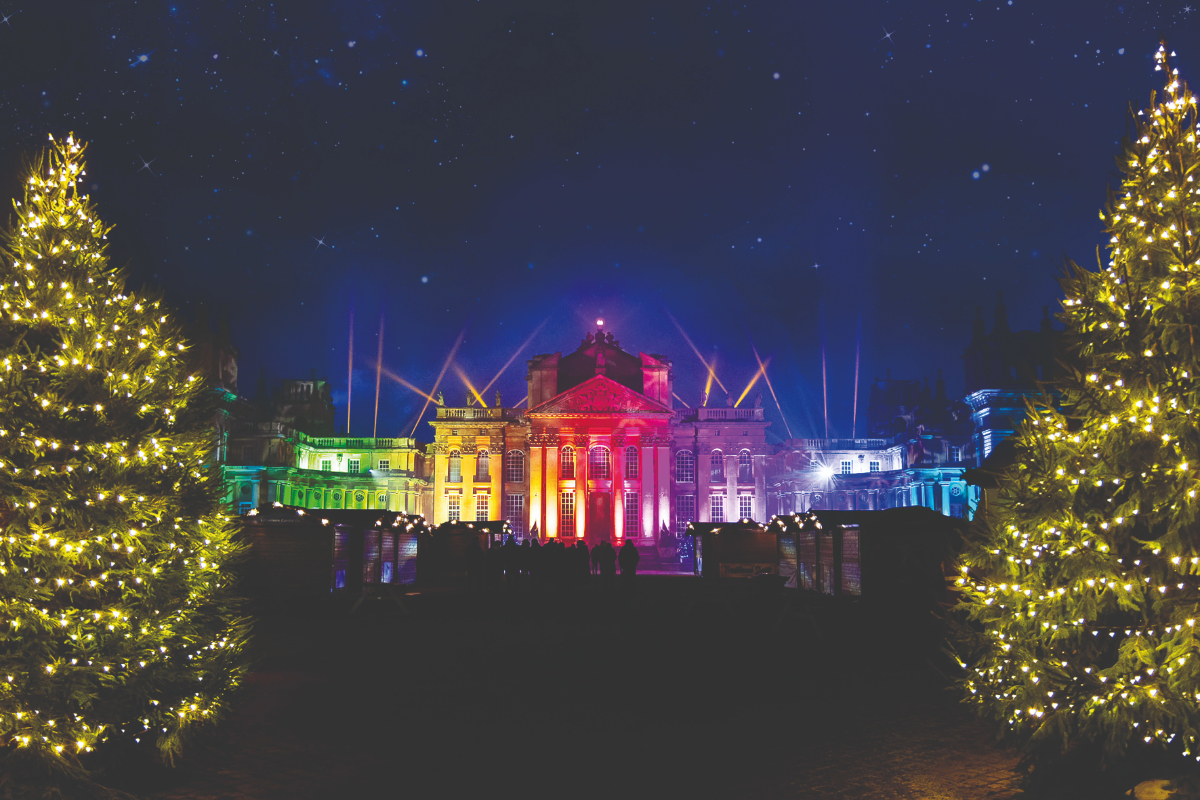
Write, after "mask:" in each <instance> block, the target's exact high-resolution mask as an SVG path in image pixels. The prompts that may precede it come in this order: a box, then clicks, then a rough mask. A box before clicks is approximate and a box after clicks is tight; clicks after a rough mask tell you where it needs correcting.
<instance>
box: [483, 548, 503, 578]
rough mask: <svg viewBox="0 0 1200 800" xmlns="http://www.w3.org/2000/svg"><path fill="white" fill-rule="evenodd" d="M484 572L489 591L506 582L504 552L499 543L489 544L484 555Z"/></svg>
mask: <svg viewBox="0 0 1200 800" xmlns="http://www.w3.org/2000/svg"><path fill="white" fill-rule="evenodd" d="M483 570H484V574H485V575H486V576H487V585H488V588H489V589H495V588H496V587H497V586H499V585H500V582H501V581H503V580H504V551H503V550H502V549H501V547H500V543H499V542H488V549H487V550H485V551H484V554H483Z"/></svg>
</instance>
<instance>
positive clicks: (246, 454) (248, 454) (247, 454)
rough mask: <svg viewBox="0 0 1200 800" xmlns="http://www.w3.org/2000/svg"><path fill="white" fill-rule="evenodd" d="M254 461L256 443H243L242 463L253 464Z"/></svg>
mask: <svg viewBox="0 0 1200 800" xmlns="http://www.w3.org/2000/svg"><path fill="white" fill-rule="evenodd" d="M254 461H255V459H254V445H252V444H244V445H242V463H243V464H253V463H254Z"/></svg>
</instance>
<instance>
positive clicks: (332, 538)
mask: <svg viewBox="0 0 1200 800" xmlns="http://www.w3.org/2000/svg"><path fill="white" fill-rule="evenodd" d="M242 522H243V526H242V527H243V535H244V536H245V539H246V541H247V543H248V544H249V545H250V549H249V554H248V557H247V559H246V563H245V565H244V567H243V573H244V580H243V585H244V586H245V588H246V591H247V593H248V594H249V595H250V596H251V597H254V598H255V599H258V600H262V601H265V602H268V603H270V604H278V603H281V602H292V601H303V600H314V599H318V598H322V597H328V596H329V595H330V593H340V592H347V593H358V592H361V591H363V590H364V589H365V588H368V587H373V586H378V585H401V584H411V583H413V582H415V581H416V578H417V554H418V549H419V546H420V539H419V537H420V534H421V533H422V532H424V531H426V530H427V526H426V524H425V518H424V517H422V516H419V515H409V514H399V513H396V512H394V511H371V510H367V509H358V510H356V509H304V508H297V507H295V506H285V505H282V504H280V503H274V504H272V505H270V506H263V507H261V508H257V509H251V511H250V513H249V514H247V515H246V516H245V517H243V518H242Z"/></svg>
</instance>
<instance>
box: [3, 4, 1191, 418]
mask: <svg viewBox="0 0 1200 800" xmlns="http://www.w3.org/2000/svg"><path fill="white" fill-rule="evenodd" d="M1197 5H1200V4H1197ZM0 17H3V18H4V22H3V23H2V24H0V76H2V77H0V186H2V188H3V192H2V194H3V196H4V197H11V196H16V195H17V193H18V191H19V181H20V174H21V169H22V165H23V164H24V163H25V162H26V160H27V158H28V157H29V155H30V154H31V153H34V152H36V150H37V149H39V148H41V147H42V146H43V144H44V143H45V141H46V136H47V133H54V134H55V135H65V134H66V133H67V132H70V131H74V133H75V134H76V135H77V136H79V137H82V138H83V139H85V140H87V141H89V142H90V149H89V177H90V178H91V179H92V181H93V185H92V189H91V194H92V197H93V199H95V200H96V201H97V202H98V204H99V210H100V214H101V216H102V218H103V219H105V220H106V221H107V222H110V223H113V224H115V225H116V230H115V232H114V233H113V234H111V235H110V237H109V238H110V242H111V250H110V252H111V254H112V256H113V258H114V259H115V260H116V262H117V263H120V264H125V265H127V266H128V269H129V271H130V274H131V276H132V282H133V285H135V286H136V285H141V284H149V285H157V286H161V287H162V290H163V291H164V292H165V294H166V297H167V299H168V301H169V302H170V303H171V304H173V305H174V306H175V307H176V308H178V309H179V310H180V313H181V314H183V315H184V316H185V317H187V318H188V319H192V318H194V317H195V316H196V311H197V307H198V305H200V304H201V303H203V304H204V306H205V307H206V308H207V309H208V314H209V316H210V318H211V319H212V320H213V321H214V323H215V320H216V318H217V317H218V316H220V315H221V314H228V315H229V317H230V319H231V325H232V332H233V338H234V344H235V345H236V346H237V347H238V349H239V350H240V353H241V358H240V367H241V375H240V388H241V391H242V392H243V393H244V394H247V395H253V394H254V391H255V386H256V383H257V377H258V375H259V370H260V369H265V370H266V375H267V377H268V378H269V379H271V380H277V379H279V378H288V377H300V378H306V377H308V376H309V375H310V373H311V370H313V369H315V370H316V371H317V373H318V375H319V376H322V377H328V378H329V379H330V380H331V381H332V382H333V385H334V387H335V390H334V400H335V402H336V404H337V406H338V413H339V425H344V423H345V404H346V386H347V346H348V341H347V340H348V334H349V321H350V316H351V313H353V315H354V320H355V339H354V341H355V372H354V385H353V406H352V410H353V419H352V423H351V433H353V434H355V435H370V434H371V429H372V413H373V404H374V397H373V394H374V384H375V369H374V366H375V358H376V352H377V345H378V339H377V333H378V326H379V319H380V315H381V314H382V315H383V316H384V317H385V319H386V329H385V334H384V335H385V339H384V366H385V367H386V368H387V369H388V370H390V371H391V372H393V373H394V374H396V375H399V376H401V377H402V378H404V379H405V380H407V381H410V382H411V383H413V384H415V385H417V386H419V387H423V388H424V389H425V390H429V389H431V388H432V386H433V384H434V381H435V380H436V378H437V375H438V373H439V371H440V370H441V369H442V366H443V362H444V361H445V358H446V356H447V354H448V353H449V351H450V350H451V348H452V347H453V346H454V343H455V341H456V339H457V338H458V337H459V335H460V334H463V338H462V343H461V346H460V348H459V349H458V351H457V356H456V359H455V361H456V363H457V365H458V366H459V367H460V368H461V370H462V371H463V372H464V374H466V375H467V376H468V378H469V379H470V380H471V381H472V382H473V383H474V384H475V385H476V386H477V387H481V386H482V385H483V384H486V383H488V382H489V381H491V379H492V378H493V376H494V375H495V374H496V373H497V372H498V371H499V370H500V367H501V366H503V364H504V363H505V362H506V361H508V359H509V358H510V357H511V356H513V355H514V353H516V352H517V350H518V349H519V348H520V347H521V346H522V344H523V343H525V342H526V340H527V339H528V338H529V337H530V334H532V333H534V331H535V330H537V329H538V328H539V326H542V325H543V323H544V327H541V329H540V331H539V332H538V334H537V335H536V336H535V337H534V338H533V340H532V342H530V343H529V344H528V346H527V347H525V349H524V350H523V351H521V352H520V354H519V356H518V357H517V359H516V360H515V361H514V362H513V364H512V366H510V367H509V368H508V370H507V371H505V372H504V373H503V374H502V375H501V376H500V378H499V380H498V381H497V382H496V384H495V387H494V388H493V389H491V390H489V391H488V392H487V393H486V395H485V399H486V400H487V402H488V403H489V404H491V403H492V400H493V395H494V392H495V388H499V389H500V390H502V392H503V395H504V401H505V404H506V405H512V404H515V402H516V401H517V400H518V399H519V398H521V397H522V396H523V395H524V394H525V384H524V378H525V359H527V358H528V357H529V356H530V355H531V354H533V353H542V352H555V351H559V350H561V351H563V352H564V354H565V353H567V352H570V351H572V350H574V349H575V347H576V346H578V344H579V342H580V339H581V338H582V336H583V335H584V334H585V333H586V332H587V331H588V330H595V320H596V318H597V317H603V318H604V319H605V320H606V322H607V324H606V328H607V329H608V330H611V331H613V332H614V333H615V335H616V337H617V338H618V339H619V340H620V342H621V345H622V346H623V347H624V348H625V349H626V350H628V351H630V352H632V353H635V354H636V353H637V352H638V351H645V352H650V353H662V354H665V355H667V356H668V357H670V358H671V359H672V360H673V361H674V375H675V391H676V393H677V394H678V395H679V396H680V397H682V398H683V399H684V400H686V401H687V403H688V404H691V405H696V404H698V403H699V398H700V393H701V391H702V390H703V388H704V378H705V374H706V373H705V369H704V367H703V366H702V364H701V362H700V360H699V359H698V358H697V356H696V355H695V354H694V353H693V352H692V350H691V348H690V347H689V346H688V344H687V343H686V341H685V339H684V337H683V335H682V334H681V333H680V328H682V330H684V331H686V332H687V335H688V336H689V337H690V338H691V340H692V341H693V342H694V343H695V345H696V346H697V348H699V350H700V352H701V353H702V354H703V355H704V356H705V358H710V357H713V356H715V358H716V365H717V376H718V377H719V378H720V380H721V381H722V382H723V383H724V384H725V386H726V387H727V388H728V389H729V390H730V391H733V392H734V393H735V395H736V394H740V393H741V390H742V389H743V388H744V387H745V385H746V383H747V382H748V381H749V380H750V378H751V377H752V376H753V374H754V372H755V370H756V368H757V364H756V362H755V357H754V352H753V350H752V345H753V346H756V347H757V349H758V352H759V353H760V354H761V355H762V357H763V358H764V359H765V358H767V357H770V358H771V361H770V366H769V371H768V374H769V376H770V377H771V380H772V383H773V384H774V387H775V390H776V392H777V394H778V395H779V401H780V403H781V405H782V408H783V413H784V415H786V418H787V423H788V424H789V425H790V427H791V430H792V432H793V433H794V435H796V436H821V435H823V433H824V422H823V419H822V400H821V397H822V395H821V307H822V304H823V306H824V315H825V320H826V322H825V324H826V328H827V358H828V375H829V388H828V392H829V407H830V425H831V434H832V435H838V436H849V435H850V433H851V419H852V415H851V408H852V397H853V391H854V362H855V353H856V341H857V332H858V330H859V320H860V318H861V372H860V377H861V383H860V385H861V386H862V387H863V388H862V389H861V390H860V398H859V409H860V410H859V420H858V431H857V433H858V435H859V436H863V435H864V433H863V420H862V418H863V416H864V412H865V400H866V388H865V387H866V386H867V384H868V382H869V381H870V380H871V379H872V378H874V377H877V376H878V377H882V376H883V375H884V371H885V370H886V369H890V370H891V372H892V376H893V377H896V378H924V377H929V378H931V379H932V378H933V377H934V375H935V373H936V370H938V369H942V370H943V371H944V373H945V376H946V380H947V385H948V389H949V391H950V392H951V393H960V392H961V390H962V362H961V359H960V355H961V352H962V349H963V347H964V346H965V345H966V344H967V342H968V341H969V339H970V330H971V320H972V318H973V316H974V309H975V306H977V305H982V306H983V307H984V310H985V316H986V318H987V319H988V324H989V328H990V326H991V317H992V308H993V306H994V304H995V300H996V292H997V290H1003V291H1004V296H1005V301H1006V304H1007V306H1008V310H1009V319H1010V322H1011V324H1012V325H1013V327H1014V328H1022V327H1024V328H1030V327H1036V326H1037V324H1038V321H1039V320H1040V319H1041V315H1042V307H1043V306H1046V305H1050V306H1052V311H1057V310H1058V299H1059V297H1060V293H1059V291H1058V286H1057V283H1056V282H1055V276H1056V275H1057V274H1058V272H1059V267H1058V264H1059V263H1060V262H1061V259H1062V257H1063V255H1064V254H1066V255H1068V256H1070V257H1072V258H1074V259H1075V260H1077V261H1079V262H1080V263H1084V264H1087V265H1090V266H1093V267H1094V265H1095V248H1096V246H1097V245H1098V244H1102V243H1103V237H1102V236H1101V224H1100V222H1099V220H1098V217H1097V210H1098V209H1099V208H1100V207H1101V206H1102V205H1103V203H1104V200H1105V192H1106V186H1107V185H1110V184H1113V183H1114V182H1115V181H1116V180H1117V176H1118V173H1117V172H1116V169H1115V166H1114V162H1113V156H1114V155H1115V154H1116V152H1117V143H1118V139H1119V137H1120V136H1122V135H1124V133H1125V120H1126V109H1127V105H1128V104H1129V103H1134V105H1135V107H1143V106H1145V105H1146V104H1147V102H1148V100H1149V95H1150V92H1151V91H1152V90H1154V89H1156V88H1159V87H1160V85H1161V84H1160V80H1159V77H1160V76H1159V75H1156V74H1155V73H1154V71H1153V63H1152V61H1151V54H1152V53H1153V52H1154V50H1155V48H1156V47H1157V45H1158V41H1159V38H1160V37H1162V36H1165V37H1166V38H1167V42H1168V45H1169V46H1170V47H1171V48H1172V49H1174V50H1176V51H1177V52H1178V58H1177V59H1176V63H1177V64H1178V66H1179V68H1180V73H1181V75H1182V77H1184V78H1185V79H1188V78H1192V81H1193V83H1196V82H1198V81H1200V68H1197V67H1195V65H1196V64H1197V63H1200V42H1197V32H1200V11H1195V10H1194V9H1193V8H1191V7H1189V6H1187V5H1185V4H1184V3H1182V2H1167V3H1159V2H1149V3H1147V2H1123V3H1116V2H1098V0H1054V2H1044V1H1041V0H991V1H990V2H988V1H986V0H985V1H983V2H976V0H953V1H951V0H944V1H943V2H921V1H919V0H902V1H895V2H882V1H880V0H861V1H856V2H851V3H845V2H828V1H822V2H817V0H812V1H811V2H809V1H807V0H806V1H805V2H799V1H798V0H781V1H780V2H754V3H741V2H739V3H733V4H731V3H728V2H653V0H639V1H638V2H619V1H618V0H605V1H604V2H596V1H595V0H591V2H570V1H569V0H541V1H537V0H530V1H528V2H499V1H497V0H479V1H478V2H477V1H476V0H438V2H413V3H400V2H371V1H370V0H362V1H360V2H337V1H336V0H328V1H327V2H315V0H314V1H312V2H286V1H284V0H277V2H274V3H272V2H222V1H221V0H137V1H136V2H134V1H133V0H126V1H125V2H100V0H70V1H69V2H54V3H51V2H41V1H40V0H38V1H36V2H34V1H31V0H0ZM814 265H820V266H819V267H816V268H814ZM672 317H673V318H674V319H675V320H677V321H678V326H679V327H677V326H676V325H675V324H674V323H673V322H672ZM464 332H465V333H464ZM760 387H761V388H763V390H764V394H765V403H764V404H765V406H767V408H768V418H769V419H772V420H773V421H774V424H773V426H772V428H771V434H772V435H775V436H778V437H780V438H782V437H784V436H786V435H787V431H786V427H785V425H784V422H783V420H782V419H781V418H780V415H779V412H778V411H777V409H776V408H775V407H774V402H773V401H772V400H771V396H770V393H769V391H767V390H766V387H765V386H762V382H760V383H759V385H758V386H756V387H755V389H754V391H752V393H751V397H752V396H753V394H754V393H755V392H757V390H758V389H759V388H760ZM442 389H443V391H444V392H445V395H446V399H447V401H448V402H450V403H452V404H455V405H461V404H462V403H463V398H464V396H465V389H464V386H463V382H462V381H461V379H460V378H459V377H458V376H457V375H456V374H455V371H454V370H453V369H451V370H449V371H448V372H447V373H446V377H445V379H444V380H443V384H442ZM715 393H716V394H717V397H716V398H714V400H713V401H710V404H712V403H713V402H715V403H717V404H721V403H723V402H724V393H722V392H720V391H719V390H716V392H715ZM676 402H677V403H678V401H676ZM746 402H750V399H749V398H748V399H747V401H746ZM423 404H424V400H423V398H421V397H420V396H419V395H418V394H416V393H414V392H412V391H411V390H409V389H406V388H404V387H403V386H401V385H400V384H398V383H396V382H394V381H392V380H389V379H386V378H385V379H384V384H383V390H382V396H381V402H380V420H379V435H381V436H392V435H405V436H407V435H409V433H410V432H411V431H412V429H413V426H414V424H416V415H417V413H418V412H419V411H420V409H421V406H422V405H423ZM431 413H432V412H431V411H427V412H426V417H425V418H428V417H429V416H430V415H431ZM417 435H418V437H419V438H423V439H429V438H431V437H430V430H429V428H428V426H427V425H424V424H422V425H419V426H417Z"/></svg>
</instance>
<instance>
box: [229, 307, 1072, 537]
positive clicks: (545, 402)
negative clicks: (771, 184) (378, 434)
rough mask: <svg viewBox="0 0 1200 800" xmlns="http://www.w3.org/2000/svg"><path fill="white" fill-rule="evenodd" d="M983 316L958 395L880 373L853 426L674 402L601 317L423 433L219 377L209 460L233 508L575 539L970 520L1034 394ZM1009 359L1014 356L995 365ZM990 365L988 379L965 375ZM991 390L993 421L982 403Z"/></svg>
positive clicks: (647, 358) (307, 391)
mask: <svg viewBox="0 0 1200 800" xmlns="http://www.w3.org/2000/svg"><path fill="white" fill-rule="evenodd" d="M996 319H997V324H996V326H995V329H994V330H993V332H992V334H985V333H984V332H983V326H982V321H981V320H980V321H978V322H977V324H976V334H975V337H974V338H973V341H972V344H971V346H970V347H968V349H967V351H966V353H965V358H966V365H967V375H968V387H969V388H970V389H971V393H970V395H969V396H968V397H967V398H966V400H965V401H964V400H958V399H951V398H949V397H948V396H947V394H946V390H945V384H944V382H943V381H942V378H941V375H940V373H939V375H938V378H937V381H936V382H935V385H934V387H932V388H931V387H930V385H929V382H928V381H925V382H924V383H923V384H922V383H921V382H919V381H910V380H893V379H892V378H891V376H890V374H889V375H888V376H887V377H886V378H884V379H876V380H875V381H873V382H872V384H871V390H870V396H869V404H868V413H867V415H866V419H867V428H868V430H867V437H866V438H861V439H832V440H831V439H784V440H782V441H780V440H775V441H770V439H769V437H768V428H769V427H770V425H771V423H770V422H769V421H767V420H765V419H764V416H763V409H762V407H761V396H760V397H758V398H754V399H753V400H752V405H748V406H746V405H737V406H735V405H734V403H733V402H732V399H728V400H727V401H726V403H725V405H724V406H715V407H696V408H692V407H682V408H681V407H677V406H676V405H675V404H674V398H675V395H674V392H673V391H672V384H673V376H672V369H671V361H670V359H669V358H667V357H666V356H664V355H661V354H652V353H645V352H639V353H638V354H637V355H634V354H633V353H632V352H627V351H626V350H624V349H623V348H622V347H621V344H620V342H619V341H617V340H616V339H615V338H614V336H613V334H612V333H611V332H608V331H605V330H603V328H600V329H598V330H597V331H596V332H595V333H589V334H587V336H586V337H585V338H584V339H583V340H582V341H581V342H580V344H579V346H578V347H577V348H576V349H575V350H574V351H573V352H571V353H569V354H567V355H563V354H562V353H561V352H556V353H552V354H540V355H535V356H534V357H533V358H531V359H530V360H529V361H528V362H527V366H528V372H527V375H526V382H527V385H528V391H529V393H528V402H527V403H526V404H525V405H526V407H525V408H514V407H507V406H503V405H501V404H500V402H499V401H500V397H499V394H497V398H496V400H497V404H496V406H494V407H490V408H489V407H486V406H484V405H483V403H482V401H481V400H476V399H475V398H477V396H474V397H469V398H468V400H467V401H466V403H464V405H462V406H458V407H452V406H446V405H439V406H438V407H437V409H436V417H435V418H434V419H432V420H431V421H430V422H429V425H430V426H431V427H432V429H433V442H432V443H428V444H423V443H420V442H418V441H416V440H415V439H412V438H406V437H392V438H360V437H348V436H336V435H333V429H334V424H333V419H334V416H333V414H334V409H333V405H332V402H331V400H330V387H329V383H328V382H327V381H324V380H317V379H316V378H315V376H314V377H313V378H312V379H311V380H296V381H284V382H282V383H281V384H280V385H279V386H278V387H277V388H276V390H275V391H274V392H273V393H268V392H267V390H266V385H265V381H263V380H260V384H259V392H258V399H257V400H256V401H254V402H251V401H248V400H245V399H242V398H240V397H239V396H237V394H236V384H234V385H233V386H232V387H231V386H229V385H228V379H226V380H225V382H224V383H223V384H222V391H225V392H226V394H227V395H228V397H229V399H230V402H229V404H228V412H227V413H226V414H225V415H223V416H222V418H221V419H219V420H218V428H219V433H220V436H221V447H220V449H219V451H218V458H219V460H220V462H221V466H222V468H223V470H224V475H225V482H226V486H227V499H228V501H229V503H230V504H231V506H232V507H233V508H235V509H237V510H238V511H240V512H242V513H245V512H246V511H248V510H249V509H251V508H254V507H257V506H259V505H264V504H268V503H271V502H280V503H284V504H287V505H295V506H301V507H305V508H313V509H319V508H360V509H361V508H378V509H386V510H389V511H397V512H403V513H409V514H423V515H424V516H425V517H426V518H427V519H428V520H430V522H431V523H432V524H434V525H437V524H440V523H442V522H446V521H453V520H466V521H483V520H495V519H504V520H507V521H508V522H509V523H510V524H511V526H512V527H513V529H514V530H516V531H518V532H520V534H521V535H536V536H540V537H542V538H566V537H576V538H583V539H586V540H587V541H589V543H595V542H597V541H600V540H604V539H611V540H624V539H633V540H635V541H637V542H639V543H645V544H651V543H653V542H654V541H655V540H656V539H658V538H660V537H661V535H662V533H663V532H664V531H670V532H673V533H677V534H678V533H682V532H683V530H684V529H685V528H686V526H687V524H688V523H689V522H692V521H699V522H721V521H728V520H737V519H746V518H749V519H753V520H756V521H766V520H769V519H770V518H771V516H773V515H775V514H788V513H792V512H797V511H800V512H802V511H808V510H865V509H883V508H894V507H902V506H924V507H927V508H931V509H934V510H936V511H938V512H940V513H942V514H945V515H947V516H955V517H970V516H972V514H973V512H974V508H975V504H976V503H977V502H978V499H979V495H978V491H979V490H978V488H977V487H974V486H969V485H968V484H967V482H966V480H965V479H964V473H965V471H966V470H967V469H968V468H969V467H973V466H977V465H978V464H979V463H980V462H981V461H982V460H983V458H984V457H985V456H986V455H987V452H988V451H990V447H991V446H993V444H994V441H995V437H996V436H998V435H1000V434H1001V433H1003V434H1004V435H1007V434H1008V433H1009V432H1010V431H1011V430H1012V429H1014V428H1015V426H1016V422H1017V420H1016V416H1015V415H1016V406H1017V401H1019V400H1021V399H1022V398H1023V397H1025V396H1028V395H1029V394H1032V393H1034V392H1035V391H1036V379H1035V378H1034V377H1032V376H1033V373H1032V372H1030V368H1029V367H1028V365H1027V364H1026V363H1025V362H1027V361H1028V356H1029V355H1030V354H1031V353H1043V352H1044V351H1045V348H1044V347H1033V348H1032V350H1031V349H1030V347H1029V342H1027V341H1026V340H1027V339H1030V337H1029V336H1025V334H1027V333H1029V334H1032V333H1033V332H1022V333H1020V334H1014V333H1012V332H1010V331H1008V329H1007V322H1006V320H1005V319H1004V312H1003V304H1002V303H1000V304H998V308H997V315H996ZM1038 334H1040V340H1039V341H1041V342H1042V343H1045V342H1047V341H1049V340H1050V339H1051V338H1053V337H1055V336H1057V332H1055V331H1053V330H1052V329H1051V328H1049V327H1048V323H1044V325H1043V330H1042V331H1040V332H1038ZM1022 337H1024V338H1022ZM1030 341H1032V340H1031V339H1030ZM1014 342H1016V344H1013V343H1014ZM209 351H211V348H210V349H209ZM209 351H206V352H209ZM207 357H209V358H212V356H211V352H210V354H209V355H208V356H207ZM1039 357H1040V356H1039ZM1020 359H1024V361H1021V362H1020V363H1021V364H1025V366H1020V368H1016V367H1012V366H1011V365H1010V363H1009V362H1012V361H1014V360H1020ZM215 360H216V361H217V362H219V363H223V361H222V359H221V358H216V359H215ZM1026 373H1028V374H1026ZM226 374H228V370H226ZM234 375H236V371H235V372H234ZM1037 377H1041V376H1040V375H1039V376H1037ZM988 378H994V379H995V380H994V381H993V382H994V383H995V386H994V387H992V386H988V385H983V386H981V385H980V381H984V382H985V383H986V382H987V379H988ZM235 380H236V378H235ZM997 399H1000V400H1003V402H1004V409H1005V413H1004V415H1003V416H1004V418H1003V419H1002V420H1001V418H1000V417H1001V415H1000V414H998V413H996V412H995V410H994V409H995V404H994V403H993V405H992V406H989V405H988V403H989V402H991V401H993V400H997ZM1010 406H1011V407H1012V408H1010ZM981 409H982V410H983V411H981ZM989 412H990V413H989ZM988 431H991V433H989V432H988Z"/></svg>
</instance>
